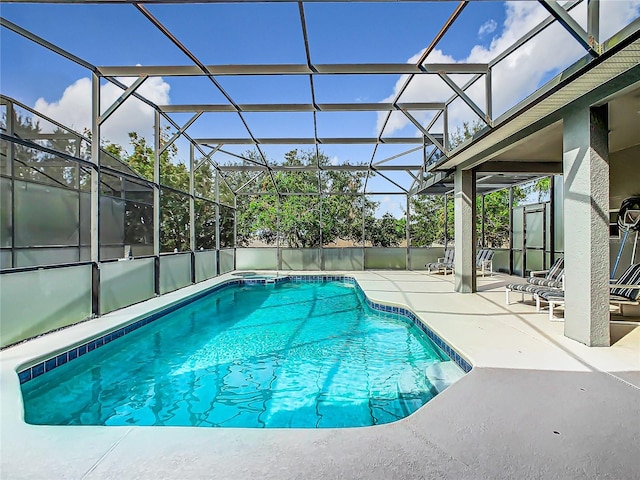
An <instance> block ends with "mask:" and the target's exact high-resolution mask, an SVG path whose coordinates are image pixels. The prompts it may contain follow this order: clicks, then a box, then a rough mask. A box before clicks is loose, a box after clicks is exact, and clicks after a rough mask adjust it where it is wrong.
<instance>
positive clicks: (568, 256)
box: [562, 105, 610, 347]
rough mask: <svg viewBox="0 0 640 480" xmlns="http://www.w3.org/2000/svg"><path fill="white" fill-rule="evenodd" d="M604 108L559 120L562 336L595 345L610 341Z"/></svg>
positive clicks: (606, 159)
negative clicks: (563, 266)
mask: <svg viewBox="0 0 640 480" xmlns="http://www.w3.org/2000/svg"><path fill="white" fill-rule="evenodd" d="M607 108H608V107H607V105H604V106H603V107H596V108H590V109H581V110H577V111H574V112H570V113H568V114H567V115H565V117H564V130H563V142H564V145H563V152H564V153H563V157H562V162H563V165H562V168H563V175H564V221H565V227H564V250H565V313H564V317H565V322H564V334H565V335H566V336H567V337H569V338H572V339H573V340H577V341H578V342H581V343H584V344H585V345H589V346H593V347H598V346H608V345H609V344H610V338H609V286H608V285H609V143H608V137H609V136H608V110H607Z"/></svg>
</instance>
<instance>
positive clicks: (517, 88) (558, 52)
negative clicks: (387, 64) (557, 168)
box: [376, 0, 640, 136]
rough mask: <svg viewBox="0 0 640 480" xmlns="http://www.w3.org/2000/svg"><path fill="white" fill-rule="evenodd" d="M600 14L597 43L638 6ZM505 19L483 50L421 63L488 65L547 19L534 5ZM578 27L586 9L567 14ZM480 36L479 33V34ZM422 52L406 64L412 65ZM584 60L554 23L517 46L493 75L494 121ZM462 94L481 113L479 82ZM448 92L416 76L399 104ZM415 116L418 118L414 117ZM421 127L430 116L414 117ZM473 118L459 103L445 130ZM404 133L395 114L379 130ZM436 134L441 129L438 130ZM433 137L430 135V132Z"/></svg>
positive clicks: (611, 7) (511, 7) (638, 11)
mask: <svg viewBox="0 0 640 480" xmlns="http://www.w3.org/2000/svg"><path fill="white" fill-rule="evenodd" d="M603 3H606V4H605V5H604V6H603V7H602V8H601V22H600V31H601V39H606V38H608V37H610V36H611V35H613V34H614V33H615V32H617V31H618V30H620V28H622V27H623V26H624V25H627V24H628V23H630V21H632V20H634V19H635V18H637V17H638V16H639V15H640V0H632V1H630V2H616V1H610V2H609V1H607V2H603ZM505 9H506V16H505V20H504V24H503V26H502V32H501V33H500V35H498V36H496V37H494V38H493V39H492V40H491V43H490V45H489V46H488V47H485V46H483V45H474V46H473V47H472V48H471V49H470V51H469V54H468V56H467V57H466V58H462V59H455V58H453V57H452V56H451V55H448V54H447V53H445V52H443V51H442V50H441V49H435V50H433V51H432V52H431V53H430V54H429V56H428V57H427V60H426V63H457V62H468V63H487V62H489V61H491V60H492V59H494V58H496V56H498V55H499V54H500V53H502V52H504V51H505V50H506V49H507V48H509V47H510V46H511V45H513V43H514V42H516V41H517V40H518V39H519V38H521V37H522V35H524V34H525V33H526V32H528V31H529V30H531V29H532V28H533V27H535V26H536V25H537V24H538V23H540V22H541V21H542V20H544V19H545V18H547V17H548V15H549V14H548V12H547V11H546V10H545V9H544V8H543V7H542V6H540V4H538V3H537V2H518V1H515V2H507V3H506V4H505ZM571 14H572V15H574V17H575V18H576V19H577V21H578V22H579V23H581V24H582V25H584V24H585V23H586V8H584V9H581V8H579V7H578V8H576V9H574V10H573V11H572V13H571ZM496 27H497V26H496ZM481 30H482V29H481ZM422 52H423V51H420V52H418V53H416V54H415V55H414V56H413V57H411V58H410V59H408V60H407V62H408V63H415V62H416V61H417V60H418V59H419V58H420V55H421V54H422ZM585 54H586V52H585V50H584V49H583V48H582V47H581V46H580V45H579V44H578V43H577V42H576V41H575V40H573V39H572V38H571V37H570V36H569V34H568V33H567V32H566V31H564V29H563V28H562V27H561V26H560V25H558V24H557V22H556V23H554V24H553V25H552V26H550V27H549V28H547V29H545V31H544V32H543V33H541V34H539V35H537V36H536V37H535V38H533V39H531V40H530V41H528V42H527V43H526V44H525V45H522V46H521V47H520V48H519V49H518V50H516V52H514V53H512V54H510V55H509V56H508V57H507V58H506V59H504V60H503V61H501V62H500V63H499V64H497V65H496V66H495V67H494V69H493V72H492V73H493V75H492V92H493V105H492V106H493V117H494V118H496V117H497V116H498V115H500V114H502V113H504V112H505V111H506V110H508V109H509V108H511V107H512V106H514V105H515V104H517V103H518V102H519V101H521V100H522V99H524V98H525V97H526V96H527V95H529V94H531V93H533V92H534V91H535V90H536V89H537V88H538V87H539V86H540V85H541V84H542V83H544V82H545V81H546V80H547V79H548V78H549V76H550V75H555V74H556V73H558V72H559V71H561V70H562V69H564V68H566V67H567V66H569V65H570V64H571V63H573V62H574V61H576V60H577V59H579V58H580V57H582V56H584V55H585ZM406 78H407V77H406V76H403V77H402V78H400V79H399V80H398V81H397V82H396V84H395V86H394V89H393V92H392V93H391V95H389V96H388V97H387V98H385V99H383V100H382V102H391V101H393V100H394V99H395V97H396V95H397V92H399V91H400V88H402V86H403V85H404V83H405V81H406ZM451 78H452V79H454V81H456V83H457V84H458V85H462V84H463V83H464V82H466V80H467V79H468V77H463V76H459V78H458V79H456V78H455V76H454V75H451ZM466 93H467V94H468V95H469V96H470V97H471V98H472V99H473V101H474V102H475V103H476V104H477V105H478V106H479V107H480V108H481V109H482V110H483V111H484V110H485V104H486V100H485V94H484V81H482V80H481V81H478V82H476V83H475V84H474V85H473V86H472V87H471V88H469V89H468V90H467V91H466ZM452 94H453V91H452V90H451V89H450V88H449V87H448V86H447V85H446V84H445V83H444V82H443V81H442V80H441V79H440V78H439V77H437V76H435V75H417V76H416V77H414V79H413V80H412V81H411V83H410V84H409V86H408V87H407V88H406V90H405V91H404V93H403V94H402V96H401V98H400V101H401V102H440V101H445V100H447V99H448V98H450V97H451V96H452ZM416 115H417V114H416ZM385 117H386V114H385V113H380V114H379V115H378V122H377V129H378V130H377V131H379V129H380V128H381V127H382V124H383V122H384V119H385ZM417 118H418V120H420V121H421V122H422V124H423V125H425V126H426V124H427V123H428V120H429V118H432V117H430V116H427V114H424V113H423V114H422V115H421V116H419V117H417ZM477 118H478V117H477V116H476V115H475V114H474V113H473V112H472V111H471V109H470V108H469V107H468V106H467V105H466V104H465V103H464V102H462V101H461V100H457V101H455V102H453V103H452V104H451V105H450V109H449V130H450V131H453V130H455V128H456V126H459V125H461V124H462V122H464V121H473V120H475V119H477ZM404 128H408V129H409V128H414V127H413V126H412V125H410V122H409V120H408V119H407V118H406V117H404V115H403V114H402V113H401V112H394V114H393V115H392V116H391V118H390V119H389V122H388V123H387V126H386V127H385V130H384V135H385V136H386V135H392V134H394V133H395V134H398V132H400V131H401V130H402V129H404ZM438 130H439V131H441V129H438ZM432 131H433V130H432ZM376 133H377V132H376Z"/></svg>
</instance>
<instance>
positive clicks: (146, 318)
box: [16, 272, 473, 385]
mask: <svg viewBox="0 0 640 480" xmlns="http://www.w3.org/2000/svg"><path fill="white" fill-rule="evenodd" d="M232 275H234V276H237V273H236V272H234V273H232ZM332 281H338V282H345V283H349V284H352V285H355V286H356V288H357V289H358V292H359V293H360V294H361V295H362V296H363V297H364V299H365V301H366V303H367V305H368V306H369V308H371V309H373V310H377V311H380V312H384V313H391V314H394V315H398V316H401V317H405V318H406V319H408V320H410V321H411V322H412V323H413V324H414V325H416V326H417V327H418V328H420V330H422V331H423V332H424V333H425V334H426V335H427V337H428V338H429V339H430V340H431V341H432V342H433V343H434V344H435V345H436V346H437V347H438V348H439V349H440V350H441V351H443V352H444V353H445V354H446V355H447V356H448V357H449V359H450V360H451V361H453V362H455V363H456V365H458V367H460V369H462V371H463V372H464V373H469V372H470V371H471V369H472V368H473V365H472V363H471V362H470V361H469V360H467V358H465V356H463V355H461V354H460V353H459V351H457V350H456V348H454V347H452V346H451V345H450V344H449V343H448V342H447V341H446V340H444V339H442V338H441V336H439V335H438V334H437V333H435V332H434V331H433V329H431V328H430V327H429V326H428V325H427V324H426V323H425V322H424V321H423V320H422V319H420V317H419V316H418V315H416V314H415V313H414V312H413V311H412V310H411V309H410V308H409V307H408V306H406V305H399V304H393V303H390V302H379V301H373V300H371V299H370V298H369V296H367V294H366V293H365V292H364V290H363V289H362V286H361V285H360V284H359V283H358V281H357V279H356V278H355V277H354V276H352V275H331V274H322V275H319V274H308V275H301V274H291V275H282V276H269V277H267V276H265V278H242V277H241V278H230V279H225V280H223V281H221V282H218V283H216V284H214V285H212V286H207V287H206V288H204V289H202V290H200V291H198V292H194V293H191V294H189V295H187V296H185V297H183V298H180V299H176V300H175V301H174V302H172V303H170V304H169V305H166V306H164V307H160V308H155V309H152V310H150V311H149V312H147V313H146V314H142V315H138V316H135V317H134V318H132V319H129V320H128V321H124V322H123V323H121V324H119V325H117V326H116V327H114V328H110V329H109V330H107V331H106V332H99V333H98V334H97V335H92V336H90V337H88V338H85V339H84V341H83V342H82V343H80V344H79V345H74V346H72V347H70V348H68V349H66V350H65V349H64V347H63V348H61V349H60V348H59V349H56V350H54V351H53V352H47V353H45V354H42V355H41V356H40V357H38V358H37V359H32V360H30V361H25V362H23V363H21V364H20V365H17V367H16V373H17V375H18V379H19V382H20V384H21V385H22V384H24V383H27V382H29V381H31V380H33V379H35V378H37V377H39V376H41V375H43V374H45V373H47V372H49V371H52V370H54V369H56V368H57V367H60V366H62V365H65V364H67V363H69V362H71V361H73V360H76V359H78V358H80V357H82V356H84V355H86V354H87V353H89V352H92V351H93V350H96V349H98V348H100V347H102V346H104V345H107V344H109V343H111V342H112V341H115V340H117V339H119V338H122V337H124V336H125V335H127V334H129V333H131V332H133V331H136V330H138V329H140V328H142V327H144V326H145V325H148V324H150V323H152V322H154V321H155V320H158V319H160V318H162V317H164V316H165V315H168V314H170V313H171V312H174V311H175V310H178V309H179V308H182V307H184V306H185V305H188V304H190V303H192V302H194V301H196V300H198V299H200V298H203V297H205V296H207V295H210V294H212V293H215V292H218V291H220V290H223V289H226V288H229V287H233V286H238V285H268V284H278V283H285V282H294V283H302V282H332ZM144 303H145V302H142V303H141V304H139V305H144ZM123 310H124V309H123ZM111 313H113V312H111ZM106 315H109V314H106ZM140 317H142V318H140ZM69 328H73V326H71V327H69Z"/></svg>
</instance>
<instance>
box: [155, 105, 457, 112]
mask: <svg viewBox="0 0 640 480" xmlns="http://www.w3.org/2000/svg"><path fill="white" fill-rule="evenodd" d="M444 107H445V103H444V102H402V103H396V104H394V103H388V102H376V103H315V102H312V103H245V104H243V103H239V104H238V108H239V109H240V110H241V111H242V112H243V113H248V112H251V113H273V112H275V113H280V112H292V113H297V112H303V113H305V112H386V111H391V110H394V111H398V110H442V109H444ZM158 108H159V109H160V110H162V111H163V112H164V113H198V112H207V113H210V112H213V113H229V112H231V113H233V112H235V111H236V109H235V108H234V106H233V105H229V104H224V103H220V104H204V103H203V104H184V105H158Z"/></svg>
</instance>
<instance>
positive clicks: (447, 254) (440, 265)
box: [427, 249, 454, 275]
mask: <svg viewBox="0 0 640 480" xmlns="http://www.w3.org/2000/svg"><path fill="white" fill-rule="evenodd" d="M453 257H454V250H453V249H447V250H445V251H444V257H440V258H438V260H437V261H435V262H432V263H428V264H427V270H428V271H429V273H431V272H434V271H435V272H439V271H441V270H444V274H445V275H446V274H447V270H451V271H452V272H453Z"/></svg>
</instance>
